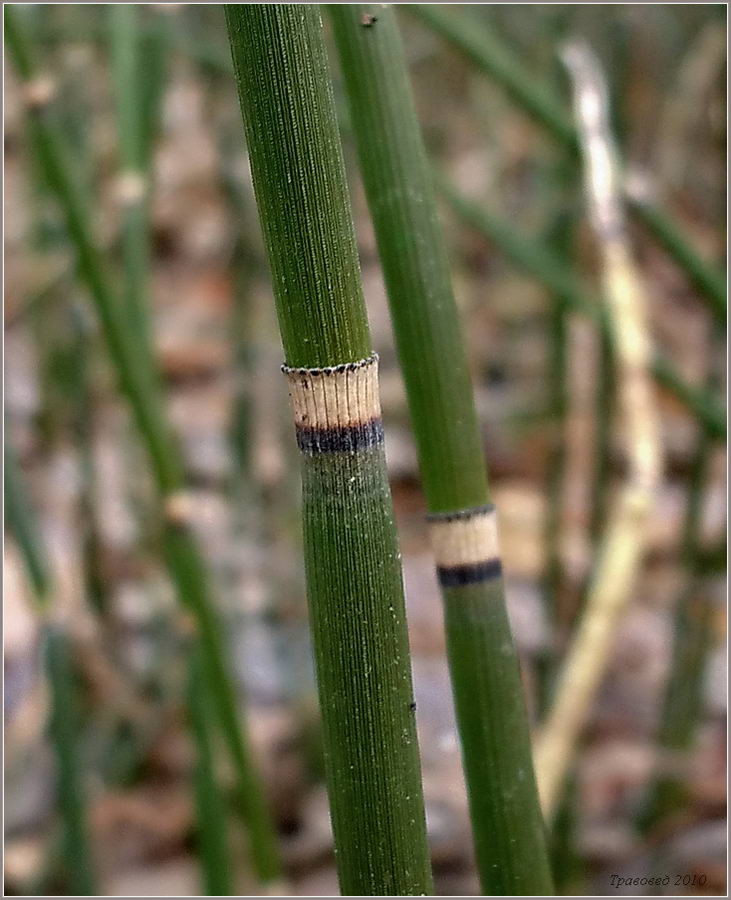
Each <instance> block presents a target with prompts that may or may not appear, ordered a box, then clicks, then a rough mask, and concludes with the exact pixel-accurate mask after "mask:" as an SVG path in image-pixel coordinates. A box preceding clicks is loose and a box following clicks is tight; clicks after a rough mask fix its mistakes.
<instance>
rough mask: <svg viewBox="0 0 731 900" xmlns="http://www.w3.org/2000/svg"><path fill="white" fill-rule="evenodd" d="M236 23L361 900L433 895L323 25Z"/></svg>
mask: <svg viewBox="0 0 731 900" xmlns="http://www.w3.org/2000/svg"><path fill="white" fill-rule="evenodd" d="M225 9H226V21H227V25H228V33H229V39H230V42H231V49H232V55H233V60H234V68H235V71H236V80H237V84H238V88H239V99H240V101H241V108H242V112H243V118H244V124H245V128H246V136H247V143H248V148H249V153H250V164H251V170H252V175H253V180H254V189H255V193H256V200H257V205H258V209H259V216H260V219H261V224H262V230H263V233H264V240H265V244H266V247H267V252H268V256H269V262H270V266H271V270H272V280H273V285H274V296H275V301H276V307H277V314H278V318H279V326H280V331H281V335H282V343H283V346H284V353H285V359H286V361H287V366H285V373H286V376H287V379H288V382H289V387H290V396H291V400H292V407H293V412H294V418H295V426H296V434H297V441H298V445H299V447H300V451H301V459H302V481H303V486H302V497H303V513H302V514H303V524H304V544H305V571H306V577H307V595H308V603H309V609H310V619H311V625H312V634H313V642H314V651H315V663H316V670H317V679H318V689H319V696H320V706H321V710H322V719H323V742H324V747H325V764H326V777H327V783H328V791H329V796H330V808H331V818H332V824H333V833H334V837H335V847H336V851H337V865H338V874H339V878H340V886H341V890H342V892H343V893H344V894H356V895H357V894H361V895H363V894H365V895H378V894H386V895H396V896H398V895H412V894H427V893H430V892H431V890H432V882H431V873H430V868H429V855H428V848H427V842H426V828H425V821H424V806H423V799H422V788H421V781H420V774H419V754H418V747H417V740H416V728H415V721H414V715H413V708H412V703H413V701H412V697H413V694H412V685H411V672H410V667H409V646H408V636H407V630H406V618H405V609H404V597H403V587H402V580H401V566H400V558H399V552H398V545H397V541H396V533H395V528H394V520H393V508H392V504H391V497H390V492H389V487H388V478H387V472H386V465H385V457H384V452H383V428H382V424H381V418H380V405H379V400H378V379H377V361H376V357H375V356H374V355H373V353H372V348H371V343H370V336H369V332H368V324H367V318H366V311H365V305H364V302H363V294H362V287H361V282H360V272H359V266H358V257H357V252H356V244H355V235H354V231H353V223H352V218H351V212H350V206H349V198H348V190H347V185H346V181H345V172H344V167H343V158H342V152H341V149H340V143H339V136H338V132H337V124H336V118H335V107H334V101H333V96H332V87H331V84H330V75H329V71H328V65H327V58H326V53H325V46H324V41H323V35H322V24H321V21H320V15H319V12H318V10H317V8H316V7H314V6H308V5H305V4H296V5H295V4H285V5H278V4H277V5H275V4H272V5H261V4H253V5H242V6H233V5H228V6H226V7H225Z"/></svg>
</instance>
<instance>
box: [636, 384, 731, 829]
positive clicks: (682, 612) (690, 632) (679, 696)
mask: <svg viewBox="0 0 731 900" xmlns="http://www.w3.org/2000/svg"><path fill="white" fill-rule="evenodd" d="M709 383H710V384H712V385H713V384H715V379H713V378H710V379H709ZM712 454H713V445H712V442H711V441H710V439H709V437H708V435H707V434H705V433H703V432H701V433H700V434H699V436H698V441H697V444H696V449H695V453H694V455H693V460H692V463H691V469H690V477H689V483H688V496H687V507H686V514H685V521H684V523H683V533H682V536H681V541H680V553H679V555H680V559H681V562H682V563H683V564H684V566H685V567H686V571H687V579H688V580H687V583H686V585H685V587H684V588H683V590H682V591H681V592H680V594H679V596H678V598H677V601H676V606H675V612H674V616H673V625H674V628H673V650H672V657H671V661H670V669H669V673H670V674H669V678H668V682H667V686H666V689H665V696H664V698H663V703H662V711H661V714H660V728H659V731H658V735H657V745H658V747H657V752H658V753H659V756H660V759H661V762H660V770H659V771H658V772H657V774H656V775H655V777H654V778H653V780H652V782H651V784H650V788H649V790H648V793H647V797H646V799H645V802H644V804H643V807H642V809H641V811H640V815H639V817H638V825H639V827H640V829H641V830H642V831H643V832H649V831H651V830H652V828H653V827H654V826H655V825H657V824H659V823H660V822H661V821H662V820H663V819H665V818H666V817H667V816H669V815H671V814H672V813H674V812H677V811H679V810H680V809H682V807H683V806H684V805H685V804H686V802H687V800H688V789H687V784H686V782H687V776H686V775H685V774H684V772H683V771H682V763H683V762H685V760H686V759H687V757H688V754H689V753H690V751H691V750H692V747H693V743H694V740H695V737H696V733H697V729H698V723H699V721H700V719H701V717H702V712H703V679H704V676H705V672H706V662H707V658H708V651H709V649H710V645H711V639H712V634H713V629H712V625H713V603H712V601H711V599H710V598H709V597H708V596H706V595H705V590H704V575H706V574H707V573H705V572H704V562H703V558H702V557H703V547H702V544H703V540H702V531H703V501H704V493H705V488H706V484H707V482H708V474H709V470H710V465H711V459H712ZM666 764H667V765H666ZM678 764H680V766H678ZM674 769H675V771H674Z"/></svg>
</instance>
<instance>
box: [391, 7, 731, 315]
mask: <svg viewBox="0 0 731 900" xmlns="http://www.w3.org/2000/svg"><path fill="white" fill-rule="evenodd" d="M407 8H408V10H409V13H410V14H411V15H413V16H415V17H416V18H417V19H419V20H420V21H421V22H423V23H424V24H425V25H428V26H429V27H430V28H431V29H432V30H433V31H434V32H436V33H437V34H438V35H439V36H440V37H442V38H444V39H445V40H446V41H448V42H449V43H450V44H451V45H452V46H453V47H455V48H456V49H457V50H458V51H459V52H460V53H462V54H463V55H464V56H465V57H466V58H467V59H468V60H469V61H470V62H471V63H472V64H473V65H474V66H475V67H476V68H478V69H479V70H480V71H482V72H484V73H485V74H486V75H487V76H488V77H489V78H491V79H493V80H494V81H495V82H496V83H497V84H499V85H500V87H502V88H503V90H504V91H505V92H506V93H507V95H508V96H509V97H510V99H511V100H513V101H514V102H515V104H516V105H517V106H518V107H520V108H521V109H523V110H525V112H526V113H527V114H528V115H529V116H530V117H531V118H532V119H533V121H535V122H537V123H538V124H539V125H541V126H542V127H543V128H544V129H545V130H546V131H547V132H548V133H549V134H550V135H551V137H553V138H554V140H556V141H557V142H558V143H559V144H561V145H562V146H564V147H565V148H566V149H567V150H568V151H569V152H570V153H571V154H572V155H576V154H578V151H579V142H578V134H577V131H576V126H575V125H574V123H573V121H572V119H571V116H570V114H569V112H568V109H567V108H566V106H565V105H564V103H563V101H562V100H561V98H560V97H558V95H555V94H553V93H552V91H551V90H550V89H548V88H546V86H545V85H544V84H542V83H541V82H540V81H539V80H538V79H536V78H534V77H533V76H532V75H531V74H529V73H528V72H527V71H526V70H525V68H524V67H523V65H522V63H521V61H520V60H519V59H518V57H517V56H516V55H515V54H514V53H513V51H512V50H511V49H510V48H509V47H507V46H506V45H504V44H503V43H502V42H501V41H500V39H499V38H498V37H497V36H496V35H495V34H494V33H493V32H492V31H491V30H490V29H488V28H486V27H485V26H484V25H482V24H481V23H480V22H478V21H476V20H475V18H474V16H472V15H471V14H470V13H460V12H455V11H454V10H451V9H448V8H447V7H445V6H442V5H439V4H431V5H427V4H411V5H409V6H408V7H407ZM631 208H632V209H633V210H634V212H635V213H636V214H637V215H638V217H639V218H640V219H641V220H642V221H643V222H644V224H645V225H646V226H647V227H648V229H649V230H650V231H651V233H652V234H653V235H654V236H655V237H656V238H657V240H658V241H659V243H660V244H661V245H662V246H663V247H664V248H665V250H667V252H668V253H669V254H670V255H671V256H672V258H673V259H674V260H675V262H676V263H677V264H678V265H679V266H680V268H681V269H682V270H683V271H684V272H685V273H686V275H687V276H688V278H689V280H690V281H691V283H692V284H693V285H694V286H695V287H696V288H697V289H698V291H699V293H700V295H701V297H702V298H703V299H704V300H706V301H707V303H708V307H709V309H710V311H711V312H712V313H713V315H714V316H716V318H717V319H718V321H719V322H720V323H721V324H723V325H724V327H725V324H726V306H727V300H726V288H725V279H724V277H723V274H722V273H719V272H717V271H716V270H715V269H714V268H713V267H712V266H710V265H709V264H708V263H706V262H705V261H704V260H703V259H702V258H701V257H700V256H699V255H698V253H697V252H696V251H695V250H694V249H693V248H692V247H691V246H690V244H689V243H688V242H687V240H686V238H685V237H684V236H683V235H682V234H681V233H680V230H679V229H678V227H677V226H676V225H675V224H674V223H673V222H672V221H671V220H670V219H669V217H668V216H667V214H666V213H664V212H663V211H662V210H660V209H658V208H657V207H656V206H652V205H651V204H650V203H648V202H647V201H643V202H642V203H640V202H633V203H632V205H631Z"/></svg>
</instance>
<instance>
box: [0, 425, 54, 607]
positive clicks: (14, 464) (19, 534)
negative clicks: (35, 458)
mask: <svg viewBox="0 0 731 900" xmlns="http://www.w3.org/2000/svg"><path fill="white" fill-rule="evenodd" d="M4 464H5V465H4V470H3V484H4V488H5V522H6V525H7V528H8V531H9V533H10V534H12V536H13V537H14V538H15V540H16V541H17V544H18V549H19V550H20V552H21V555H22V557H23V561H24V563H25V567H26V570H27V572H28V578H29V579H30V582H31V584H32V586H33V592H34V594H35V597H36V599H37V601H38V604H39V606H40V607H41V608H42V609H43V608H45V607H46V606H47V604H48V600H49V596H50V593H51V587H52V585H51V575H50V570H49V566H48V557H47V555H46V550H45V547H44V545H43V541H42V540H41V537H40V532H39V530H38V523H37V521H36V515H35V510H34V509H33V507H32V505H31V503H30V500H29V498H28V491H27V489H26V486H25V485H24V483H23V478H22V476H21V473H20V469H19V466H18V461H17V459H16V458H15V452H14V450H13V448H12V447H11V446H10V445H9V444H7V443H6V444H5V459H4Z"/></svg>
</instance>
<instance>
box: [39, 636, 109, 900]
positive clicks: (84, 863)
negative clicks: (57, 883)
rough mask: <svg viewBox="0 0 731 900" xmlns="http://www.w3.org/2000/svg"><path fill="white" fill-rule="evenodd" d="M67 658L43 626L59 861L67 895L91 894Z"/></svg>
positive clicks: (61, 641)
mask: <svg viewBox="0 0 731 900" xmlns="http://www.w3.org/2000/svg"><path fill="white" fill-rule="evenodd" d="M72 659H73V652H72V648H71V646H70V644H69V638H68V635H67V634H66V633H65V631H63V630H62V629H61V628H60V627H57V626H53V625H51V626H48V628H47V630H46V635H45V661H46V673H47V677H48V683H49V686H50V689H51V701H50V702H51V711H50V722H49V729H50V733H51V740H52V743H53V750H54V754H55V756H56V772H57V776H56V778H57V780H56V784H57V791H58V805H59V808H60V811H61V816H62V818H63V834H62V839H61V844H62V854H61V856H62V860H63V865H64V878H65V880H67V885H68V890H69V894H71V895H74V894H77V895H80V896H90V897H94V896H96V894H97V890H96V887H95V885H94V876H93V872H92V867H91V854H90V849H89V837H88V825H87V822H86V812H85V799H84V794H85V792H84V788H83V775H82V773H83V771H84V770H83V767H82V766H81V764H80V760H79V757H78V721H77V715H78V713H77V709H76V697H77V691H76V688H75V686H74V667H73V662H72Z"/></svg>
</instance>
